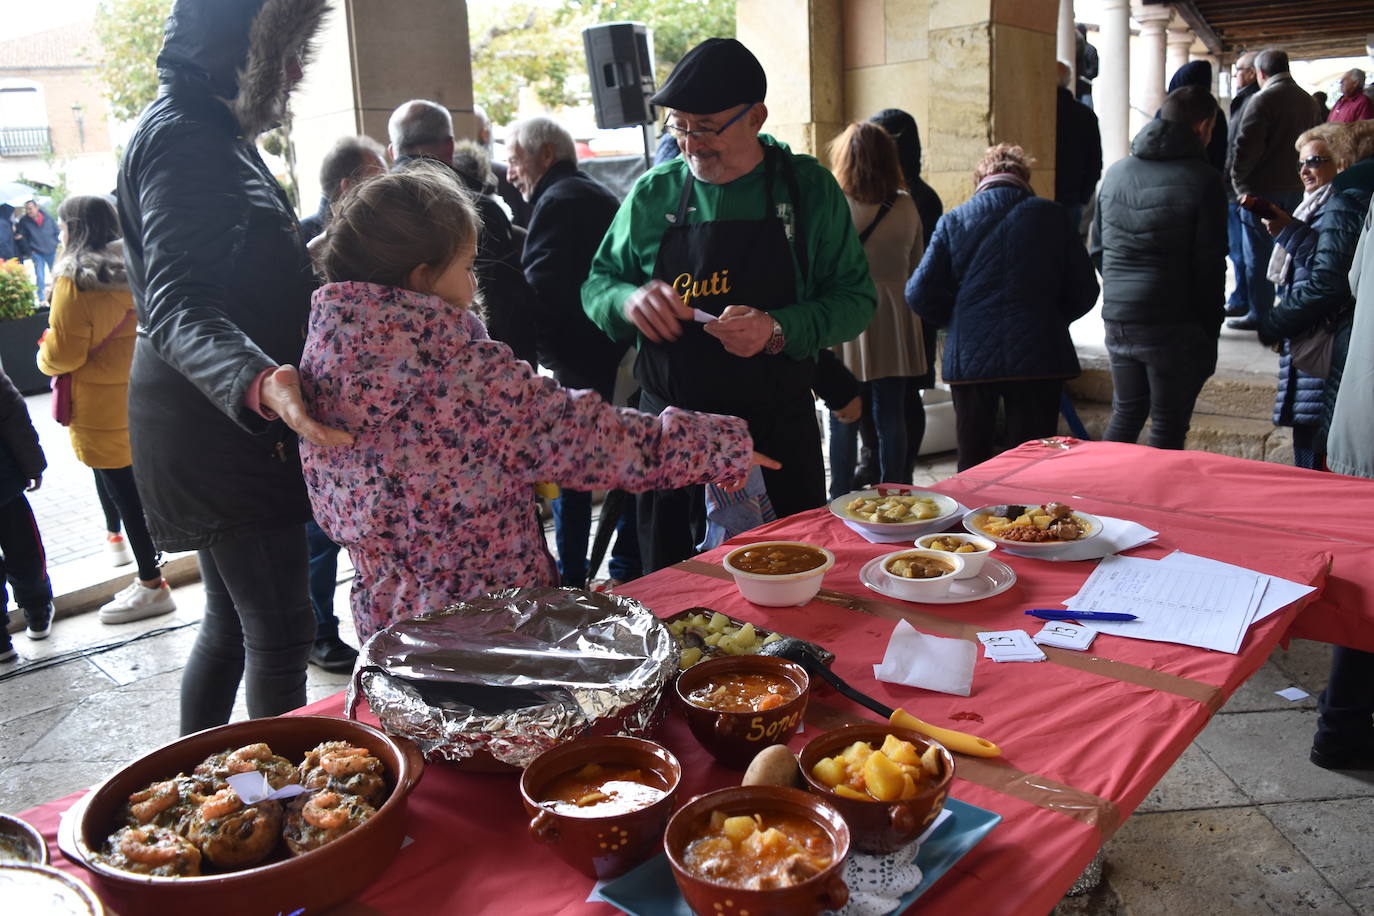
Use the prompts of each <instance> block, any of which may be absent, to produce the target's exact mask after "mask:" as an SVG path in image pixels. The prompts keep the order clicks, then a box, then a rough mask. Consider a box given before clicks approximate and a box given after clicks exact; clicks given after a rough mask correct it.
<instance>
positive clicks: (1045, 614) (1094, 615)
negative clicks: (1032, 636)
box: [1026, 608, 1139, 620]
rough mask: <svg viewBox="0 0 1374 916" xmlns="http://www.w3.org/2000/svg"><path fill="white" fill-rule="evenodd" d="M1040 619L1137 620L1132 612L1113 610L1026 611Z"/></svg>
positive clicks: (1044, 609) (1037, 609)
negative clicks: (1116, 611)
mask: <svg viewBox="0 0 1374 916" xmlns="http://www.w3.org/2000/svg"><path fill="white" fill-rule="evenodd" d="M1026 613H1027V614H1029V615H1031V616H1032V617H1039V618H1040V619H1041V620H1137V619H1139V618H1137V617H1136V616H1135V615H1134V614H1117V613H1115V612H1113V611H1056V610H1053V609H1052V608H1036V609H1035V610H1033V611H1026Z"/></svg>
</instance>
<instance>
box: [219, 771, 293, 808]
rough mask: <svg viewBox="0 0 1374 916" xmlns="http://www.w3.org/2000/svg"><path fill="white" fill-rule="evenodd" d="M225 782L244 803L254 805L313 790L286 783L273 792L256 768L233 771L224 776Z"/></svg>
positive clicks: (264, 777) (265, 778)
mask: <svg viewBox="0 0 1374 916" xmlns="http://www.w3.org/2000/svg"><path fill="white" fill-rule="evenodd" d="M225 782H227V783H229V785H230V786H231V787H232V788H233V790H234V791H235V792H236V793H238V797H239V798H241V799H243V803H244V804H245V805H256V804H257V803H258V802H260V801H269V800H272V801H280V800H282V799H286V798H295V797H296V796H297V795H304V794H305V793H306V792H310V791H313V790H311V789H307V788H306V787H305V786H297V785H288V786H282V787H281V788H280V789H277V790H276V791H275V792H274V791H273V790H272V786H271V785H270V784H269V783H268V782H267V777H266V776H264V775H262V774H261V773H259V772H258V771H257V770H249V771H248V772H247V773H235V774H234V775H233V776H228V777H226V778H225Z"/></svg>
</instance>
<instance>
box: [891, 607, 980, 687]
mask: <svg viewBox="0 0 1374 916" xmlns="http://www.w3.org/2000/svg"><path fill="white" fill-rule="evenodd" d="M977 661H978V647H977V646H975V645H974V644H973V643H971V642H969V641H968V640H966V639H949V638H948V637H944V636H930V635H928V634H926V633H922V632H920V631H919V630H917V629H916V628H915V627H913V626H912V625H911V624H909V623H907V622H906V621H905V620H899V621H897V626H895V627H893V629H892V637H891V638H890V639H889V640H888V641H887V651H886V652H885V653H884V654H883V662H882V664H880V665H874V666H873V676H874V677H876V678H877V679H878V680H880V681H887V682H888V683H889V684H905V685H907V686H908V687H922V688H924V689H926V690H937V691H939V692H940V693H952V694H954V695H955V696H961V697H966V696H968V695H969V694H970V693H971V692H972V690H973V667H974V664H975V663H976V662H977Z"/></svg>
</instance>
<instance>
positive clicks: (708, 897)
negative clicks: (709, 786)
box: [663, 786, 849, 916]
mask: <svg viewBox="0 0 1374 916" xmlns="http://www.w3.org/2000/svg"><path fill="white" fill-rule="evenodd" d="M713 811H720V812H721V813H723V814H725V815H726V816H727V817H730V816H734V815H746V816H747V815H753V814H764V815H766V814H769V813H777V814H789V815H793V816H797V817H803V818H806V819H807V820H809V821H811V822H812V823H814V824H816V825H817V826H819V827H820V828H821V829H822V830H823V831H825V834H826V835H827V836H828V837H829V838H830V844H831V848H832V850H833V854H832V857H831V860H830V865H829V867H827V868H825V869H823V870H822V871H821V872H820V873H819V874H816V875H813V876H811V877H810V878H807V879H806V880H805V881H802V882H800V883H798V884H794V885H792V886H791V887H775V888H770V889H768V890H746V889H744V888H738V887H729V886H727V885H724V884H717V883H715V882H714V881H708V880H706V879H705V878H699V877H697V876H696V875H694V874H692V873H691V872H690V871H689V870H688V868H687V865H686V862H685V860H684V853H685V852H686V849H687V844H688V843H690V842H691V841H692V840H693V839H695V838H696V837H698V836H700V835H701V833H702V832H703V831H704V830H705V829H706V827H707V825H708V823H709V822H710V818H711V812H713ZM663 849H664V851H665V852H666V853H667V855H668V863H669V864H670V865H671V866H672V868H673V877H674V878H675V879H676V880H677V886H678V890H680V891H681V892H682V897H683V899H684V900H686V901H687V905H688V906H690V907H691V908H692V912H694V913H697V914H699V916H708V914H709V916H717V914H722V913H730V914H735V916H738V914H741V913H745V912H747V913H749V914H750V916H811V914H815V913H820V912H822V911H824V910H838V909H839V908H840V907H842V906H844V905H845V902H846V901H847V900H848V899H849V888H848V887H846V886H845V883H844V877H843V876H844V861H845V858H846V857H847V856H848V855H849V828H848V827H847V826H846V825H845V822H844V818H843V817H841V816H840V813H839V812H838V811H836V810H835V809H834V808H833V807H832V806H831V805H829V804H827V803H826V802H825V801H824V800H823V799H821V798H820V797H819V796H816V795H812V794H809V793H807V792H803V791H801V790H800V789H790V788H785V787H783V786H731V787H729V788H726V789H717V790H716V791H715V792H707V793H706V794H705V795H698V796H697V797H696V798H694V799H692V800H691V801H689V802H688V803H687V804H685V805H683V806H682V808H681V810H679V811H678V813H677V814H674V815H673V819H672V820H671V821H669V822H668V830H667V832H666V833H665V834H664V835H663Z"/></svg>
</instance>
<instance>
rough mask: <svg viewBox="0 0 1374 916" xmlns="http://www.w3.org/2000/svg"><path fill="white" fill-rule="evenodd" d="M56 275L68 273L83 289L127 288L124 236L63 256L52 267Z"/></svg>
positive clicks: (61, 275)
mask: <svg viewBox="0 0 1374 916" xmlns="http://www.w3.org/2000/svg"><path fill="white" fill-rule="evenodd" d="M53 276H54V277H66V278H67V279H68V280H71V281H72V282H73V283H75V284H76V288H77V289H79V290H81V291H82V292H90V291H92V290H104V289H128V288H129V275H128V273H127V272H126V271H125V268H124V240H123V239H115V240H114V241H113V242H110V244H108V245H106V246H105V247H104V248H102V249H100V250H99V251H86V252H82V253H81V254H80V255H76V256H63V258H62V259H61V260H59V261H58V262H57V265H56V266H55V267H54V268H53Z"/></svg>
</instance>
